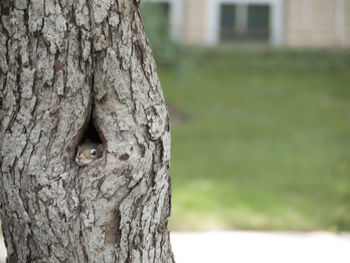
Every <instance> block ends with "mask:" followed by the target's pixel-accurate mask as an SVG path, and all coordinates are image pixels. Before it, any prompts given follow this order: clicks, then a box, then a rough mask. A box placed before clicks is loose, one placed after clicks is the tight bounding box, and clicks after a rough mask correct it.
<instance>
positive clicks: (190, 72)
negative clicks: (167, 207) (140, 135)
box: [159, 48, 350, 231]
mask: <svg viewBox="0 0 350 263" xmlns="http://www.w3.org/2000/svg"><path fill="white" fill-rule="evenodd" d="M186 56H187V59H186V61H187V62H186V63H185V64H184V65H182V66H181V67H180V68H181V69H182V70H180V72H179V71H174V70H171V69H162V68H160V69H159V76H160V79H161V82H162V87H163V90H164V93H165V96H166V99H167V103H168V104H169V107H170V110H171V123H172V151H171V154H172V155H171V168H170V174H171V176H172V187H173V208H172V215H171V218H170V227H171V229H172V230H213V229H254V230H331V231H349V230H350V51H348V50H343V51H332V50H320V51H313V50H298V51H296V50H283V49H280V50H274V49H268V48H261V49H256V48H248V49H239V48H236V49H233V48H218V49H194V50H191V51H189V52H188V54H187V55H186Z"/></svg>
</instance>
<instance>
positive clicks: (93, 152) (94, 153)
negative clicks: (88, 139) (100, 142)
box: [90, 149, 97, 157]
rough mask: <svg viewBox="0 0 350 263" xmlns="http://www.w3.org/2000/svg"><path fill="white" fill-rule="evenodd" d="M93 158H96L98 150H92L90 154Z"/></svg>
mask: <svg viewBox="0 0 350 263" xmlns="http://www.w3.org/2000/svg"><path fill="white" fill-rule="evenodd" d="M90 154H91V156H92V157H95V156H96V154H97V153H96V150H95V149H92V150H91V152H90Z"/></svg>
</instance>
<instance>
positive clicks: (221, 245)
mask: <svg viewBox="0 0 350 263" xmlns="http://www.w3.org/2000/svg"><path fill="white" fill-rule="evenodd" d="M171 243H172V247H173V252H174V255H175V260H176V262H177V263H197V262H198V263H209V262H210V263H213V262H217V263H265V262H266V263H350V234H340V235H337V234H333V233H327V232H311V233H289V232H286V233H284V232H250V231H235V232H208V233H173V234H172V235H171Z"/></svg>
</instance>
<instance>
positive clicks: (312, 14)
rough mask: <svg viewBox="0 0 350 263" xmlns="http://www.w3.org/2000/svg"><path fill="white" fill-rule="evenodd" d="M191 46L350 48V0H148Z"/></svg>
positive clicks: (176, 35) (174, 30)
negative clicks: (245, 45) (256, 44)
mask: <svg viewBox="0 0 350 263" xmlns="http://www.w3.org/2000/svg"><path fill="white" fill-rule="evenodd" d="M146 1H147V2H152V3H153V4H155V5H157V6H159V7H160V8H161V9H162V12H163V15H164V17H165V18H166V19H167V21H168V23H169V27H170V32H171V35H172V37H174V38H175V39H178V40H181V41H182V42H184V43H185V44H189V45H216V44H220V43H242V42H244V43H265V44H269V45H273V46H282V45H283V46H290V47H349V46H350V1H348V0H146Z"/></svg>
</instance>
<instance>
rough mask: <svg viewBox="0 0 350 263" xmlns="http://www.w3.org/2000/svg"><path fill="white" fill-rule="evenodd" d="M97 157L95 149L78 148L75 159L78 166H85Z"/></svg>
mask: <svg viewBox="0 0 350 263" xmlns="http://www.w3.org/2000/svg"><path fill="white" fill-rule="evenodd" d="M97 158H98V156H97V150H96V149H86V150H81V149H78V152H77V156H76V157H75V161H76V162H77V164H78V165H79V166H85V165H88V164H89V163H91V162H92V161H94V160H96V159H97Z"/></svg>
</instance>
